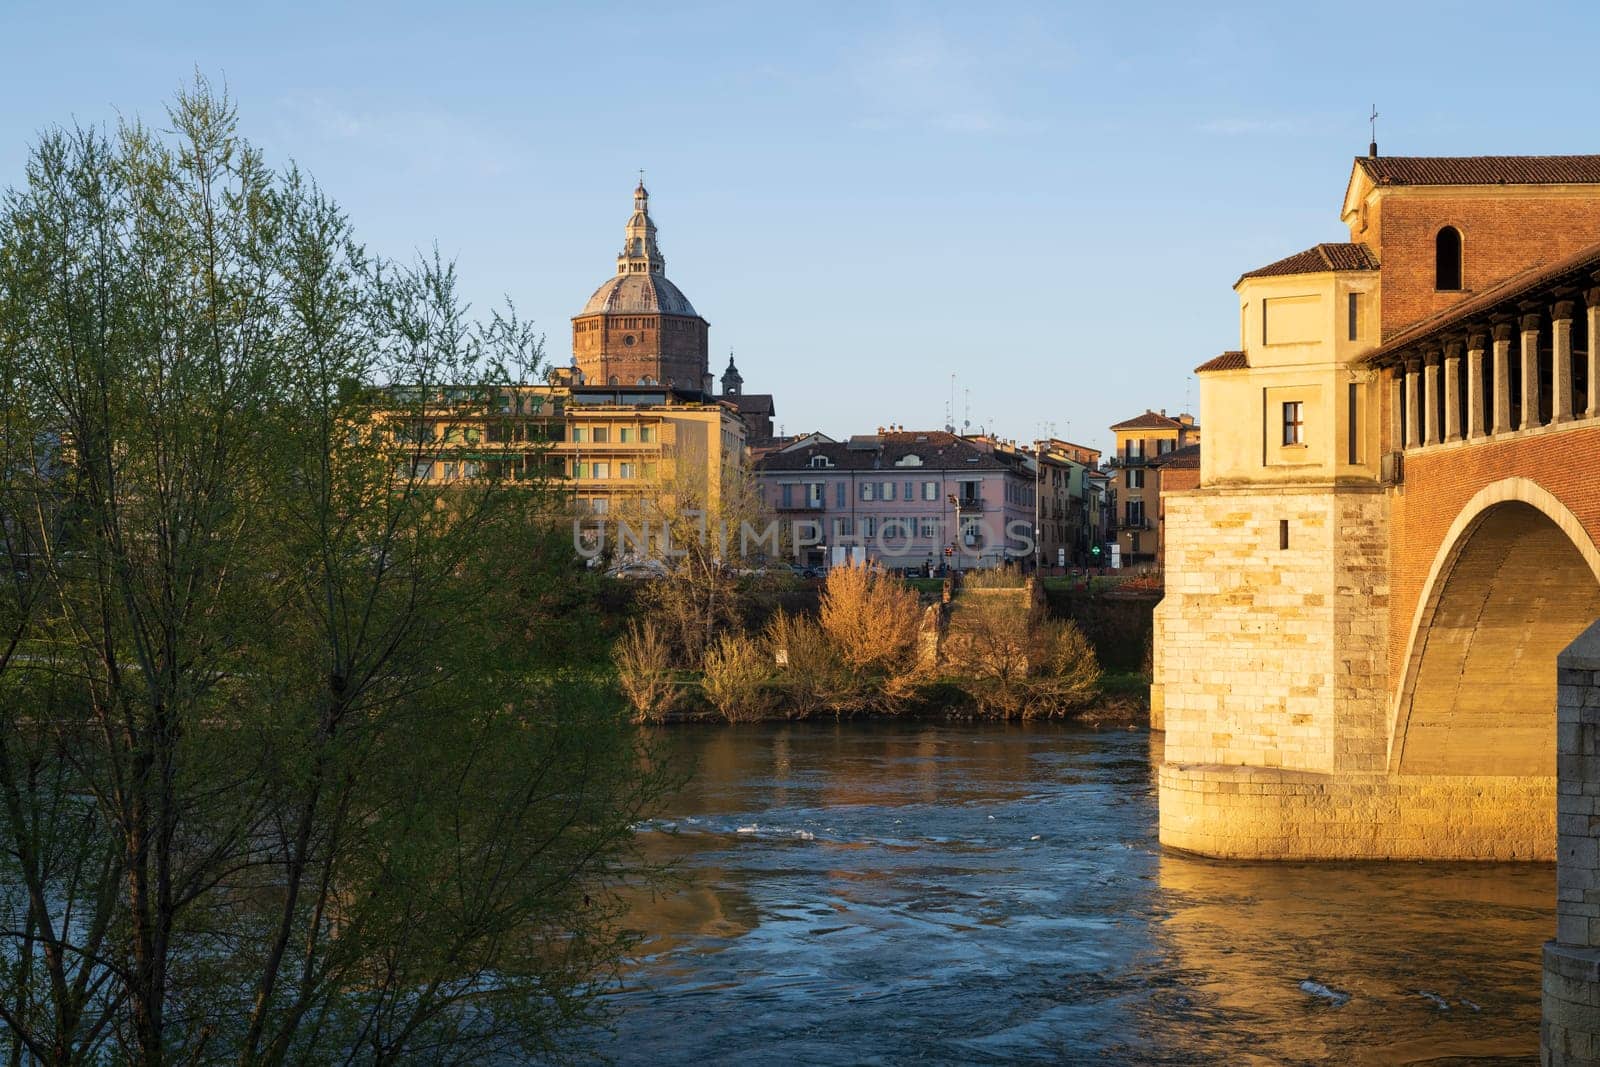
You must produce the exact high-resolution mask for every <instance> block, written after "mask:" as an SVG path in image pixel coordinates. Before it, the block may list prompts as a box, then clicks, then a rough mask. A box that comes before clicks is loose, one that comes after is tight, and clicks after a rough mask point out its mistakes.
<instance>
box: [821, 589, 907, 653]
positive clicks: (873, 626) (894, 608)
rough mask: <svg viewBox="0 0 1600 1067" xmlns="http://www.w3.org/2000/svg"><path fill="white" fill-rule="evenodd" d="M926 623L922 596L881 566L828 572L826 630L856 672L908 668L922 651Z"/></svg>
mask: <svg viewBox="0 0 1600 1067" xmlns="http://www.w3.org/2000/svg"><path fill="white" fill-rule="evenodd" d="M920 620H921V609H920V605H919V601H918V599H917V594H916V592H915V591H914V590H913V589H911V588H910V587H909V586H907V585H906V583H905V582H903V581H901V580H900V579H899V578H895V577H893V576H891V575H888V574H885V573H884V572H883V570H882V569H881V568H878V567H869V566H853V565H852V566H842V567H834V568H833V569H832V570H830V571H828V581H827V585H826V586H825V587H824V589H823V591H822V630H823V632H824V633H826V634H827V635H828V640H829V641H830V642H832V644H833V647H834V650H835V651H836V652H837V653H838V655H839V657H840V659H842V660H843V661H844V663H845V665H846V666H848V667H850V668H851V669H852V670H857V671H861V670H882V671H887V672H889V673H896V672H898V671H901V670H903V669H904V668H905V667H906V665H907V664H908V663H909V661H910V660H911V658H912V653H913V651H914V650H915V649H916V644H917V628H918V624H919V622H920Z"/></svg>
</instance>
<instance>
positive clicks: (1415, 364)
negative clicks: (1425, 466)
mask: <svg viewBox="0 0 1600 1067" xmlns="http://www.w3.org/2000/svg"><path fill="white" fill-rule="evenodd" d="M1421 371H1422V364H1421V362H1420V361H1418V360H1417V358H1416V357H1415V356H1413V357H1412V358H1410V359H1408V360H1406V447H1407V448H1416V447H1418V446H1419V445H1421V444H1422V412H1421V411H1419V410H1418V409H1419V408H1420V407H1421V406H1422V405H1421V403H1420V401H1421V397H1420V396H1418V388H1417V387H1418V386H1419V385H1421V384H1422V374H1421Z"/></svg>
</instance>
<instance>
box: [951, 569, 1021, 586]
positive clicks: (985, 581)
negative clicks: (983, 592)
mask: <svg viewBox="0 0 1600 1067" xmlns="http://www.w3.org/2000/svg"><path fill="white" fill-rule="evenodd" d="M1025 581H1026V579H1025V578H1023V576H1022V572H1021V571H1017V570H1008V569H1006V568H1004V567H991V568H989V569H987V570H974V571H967V572H966V573H965V575H964V576H963V577H962V579H961V584H962V586H963V587H965V588H967V589H1021V588H1022V586H1023V584H1024V582H1025Z"/></svg>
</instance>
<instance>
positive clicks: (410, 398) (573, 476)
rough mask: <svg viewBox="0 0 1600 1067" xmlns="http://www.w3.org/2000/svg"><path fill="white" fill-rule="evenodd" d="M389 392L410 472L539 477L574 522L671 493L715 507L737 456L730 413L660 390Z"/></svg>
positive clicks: (444, 479)
mask: <svg viewBox="0 0 1600 1067" xmlns="http://www.w3.org/2000/svg"><path fill="white" fill-rule="evenodd" d="M395 392H396V399H397V404H396V412H395V413H394V414H392V415H390V416H388V418H387V420H386V421H392V422H395V423H396V424H397V429H396V438H397V440H400V441H402V442H404V443H407V444H412V445H415V446H416V452H415V454H414V455H413V457H412V459H411V460H410V462H411V464H412V468H411V470H410V472H409V473H411V474H414V475H415V476H416V477H418V478H420V479H422V480H425V481H428V482H436V483H450V482H458V481H464V480H470V479H477V478H490V477H496V478H504V479H507V480H511V481H524V480H533V479H535V478H539V477H547V478H550V479H552V480H554V481H555V482H558V483H559V484H560V486H561V488H562V489H564V490H565V491H566V492H567V493H568V495H569V497H570V499H571V501H572V502H573V505H574V508H575V511H576V513H577V514H586V515H601V514H607V513H609V512H614V511H617V510H619V509H622V508H624V507H626V506H628V505H629V504H631V503H634V502H640V501H650V502H654V501H655V500H656V498H658V497H659V495H660V493H661V492H662V487H663V486H666V485H674V484H676V485H680V486H681V485H684V484H691V485H700V486H704V487H705V488H706V491H707V492H708V494H709V495H710V496H711V498H712V499H714V498H715V495H716V493H717V491H718V489H719V487H720V486H721V485H722V484H723V482H724V479H725V478H726V476H727V474H728V472H729V471H730V470H731V469H732V468H734V467H736V466H737V465H738V464H739V463H741V462H742V460H743V458H744V454H745V426H744V422H743V420H741V419H740V417H739V415H738V413H737V412H736V411H734V410H733V409H732V408H731V407H730V406H729V405H727V404H723V403H719V402H715V401H712V402H706V401H703V400H700V399H698V398H696V397H695V396H689V397H685V396H683V395H681V394H679V393H677V392H676V391H674V390H672V389H668V388H666V387H662V386H655V387H647V386H641V387H628V388H612V387H593V386H563V385H540V386H513V387H504V388H498V389H494V390H492V391H489V392H488V393H487V394H486V393H485V392H484V391H483V390H458V391H456V392H454V393H451V394H447V393H445V392H443V391H440V392H438V393H436V394H435V395H434V396H433V397H431V398H429V399H428V402H427V403H426V404H423V403H421V398H420V397H418V396H417V395H416V394H415V393H414V392H412V391H410V390H406V389H398V390H396V391H395ZM405 405H415V407H414V409H413V410H412V411H410V412H405V413H402V409H403V407H404V406H405Z"/></svg>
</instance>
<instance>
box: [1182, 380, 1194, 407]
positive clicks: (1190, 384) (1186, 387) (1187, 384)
mask: <svg viewBox="0 0 1600 1067" xmlns="http://www.w3.org/2000/svg"><path fill="white" fill-rule="evenodd" d="M1193 388H1194V375H1192V374H1191V375H1189V376H1188V377H1187V378H1185V379H1184V380H1183V410H1185V411H1188V412H1191V413H1192V412H1193V411H1194V409H1193V408H1191V407H1190V406H1189V392H1190V390H1192V389H1193Z"/></svg>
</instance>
